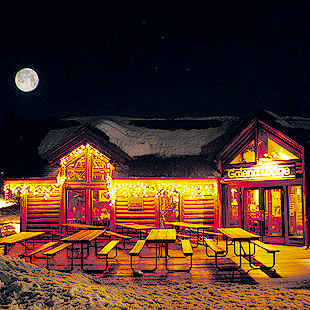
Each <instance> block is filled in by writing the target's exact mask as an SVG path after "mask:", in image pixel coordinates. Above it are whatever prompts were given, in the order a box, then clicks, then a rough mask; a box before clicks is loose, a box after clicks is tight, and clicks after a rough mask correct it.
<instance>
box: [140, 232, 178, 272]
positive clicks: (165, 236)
mask: <svg viewBox="0 0 310 310" xmlns="http://www.w3.org/2000/svg"><path fill="white" fill-rule="evenodd" d="M176 239H177V236H176V230H175V229H152V230H151V231H150V233H149V234H148V236H147V237H146V239H145V242H146V244H147V245H149V244H153V243H155V257H153V258H155V269H154V270H156V269H157V260H158V258H160V257H164V258H165V265H166V269H168V267H167V263H168V257H170V256H169V252H168V251H169V244H170V243H175V242H176ZM163 248H164V252H165V253H164V256H163Z"/></svg>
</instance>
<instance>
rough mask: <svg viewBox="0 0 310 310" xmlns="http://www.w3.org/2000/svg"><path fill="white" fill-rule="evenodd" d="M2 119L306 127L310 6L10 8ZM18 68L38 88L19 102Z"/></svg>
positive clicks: (5, 11)
mask: <svg viewBox="0 0 310 310" xmlns="http://www.w3.org/2000/svg"><path fill="white" fill-rule="evenodd" d="M0 8H1V11H2V15H3V17H2V24H3V27H2V28H3V30H2V36H3V40H2V42H3V43H2V47H1V51H0V60H1V61H2V64H3V67H4V72H3V75H2V83H1V86H0V87H1V99H0V100H1V101H0V103H1V112H0V117H3V116H5V115H6V114H7V113H8V112H9V111H13V112H14V113H15V115H23V116H25V117H30V118H48V117H50V116H52V117H57V118H58V117H59V118H64V117H70V116H92V115H94V116H96V115H117V116H129V117H145V118H167V119H174V118H178V117H186V116H189V117H203V116H214V115H233V116H244V115H247V114H249V113H251V112H252V111H253V110H255V109H256V108H257V107H260V108H262V109H264V110H270V111H273V112H274V113H277V114H279V115H281V116H283V115H297V116H306V117H310V105H309V102H310V87H309V86H310V85H309V73H308V68H309V63H310V48H309V47H310V43H309V42H310V33H309V31H308V30H309V29H310V18H309V15H310V4H309V3H299V2H297V3H292V2H291V1H280V2H277V3H270V1H258V2H255V3H249V2H248V1H238V3H237V4H235V3H231V2H230V1H223V2H220V3H219V2H218V1H207V2H206V1H195V3H187V2H182V1H157V2H148V1H138V2H135V3H128V1H114V2H113V3H112V2H107V3H105V4H104V5H103V4H102V2H100V1H92V2H90V3H83V2H77V3H76V4H75V5H74V6H71V5H69V4H66V3H63V4H57V5H56V4H49V3H37V1H28V2H27V3H24V2H21V1H17V2H12V1H4V3H2V4H1V5H0ZM23 67H30V68H32V69H34V70H35V71H36V72H37V73H38V74H39V78H40V83H39V86H38V88H37V89H36V90H34V91H33V92H29V93H23V92H21V91H20V90H18V89H17V87H16V86H15V84H14V77H15V74H16V73H17V72H18V71H19V70H20V69H21V68H23Z"/></svg>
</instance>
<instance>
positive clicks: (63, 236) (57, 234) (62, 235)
mask: <svg viewBox="0 0 310 310" xmlns="http://www.w3.org/2000/svg"><path fill="white" fill-rule="evenodd" d="M49 233H50V234H51V235H52V241H54V236H57V237H58V239H60V237H61V238H65V237H68V236H69V235H67V234H63V233H60V232H57V231H50V232H49Z"/></svg>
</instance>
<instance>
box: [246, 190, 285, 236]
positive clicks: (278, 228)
mask: <svg viewBox="0 0 310 310" xmlns="http://www.w3.org/2000/svg"><path fill="white" fill-rule="evenodd" d="M241 192H242V193H243V204H242V211H243V212H242V220H241V223H242V227H243V228H244V229H245V230H247V231H251V232H253V233H256V234H259V235H261V236H266V237H283V236H284V225H283V224H284V221H283V214H284V208H283V188H281V187H278V188H244V189H243V190H241Z"/></svg>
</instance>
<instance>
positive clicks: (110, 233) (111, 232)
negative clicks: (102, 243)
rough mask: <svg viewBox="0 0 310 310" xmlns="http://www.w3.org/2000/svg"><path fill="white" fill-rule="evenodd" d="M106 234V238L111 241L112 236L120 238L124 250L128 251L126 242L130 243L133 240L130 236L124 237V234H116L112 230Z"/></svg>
mask: <svg viewBox="0 0 310 310" xmlns="http://www.w3.org/2000/svg"><path fill="white" fill-rule="evenodd" d="M104 234H105V235H106V236H108V240H109V241H111V238H112V236H114V237H116V238H119V239H122V243H123V247H124V250H126V244H125V242H126V241H128V242H129V243H130V239H132V237H130V236H126V235H122V234H119V233H116V232H114V231H111V230H106V231H105V233H104Z"/></svg>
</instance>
